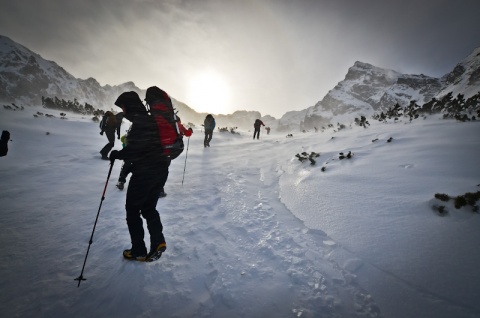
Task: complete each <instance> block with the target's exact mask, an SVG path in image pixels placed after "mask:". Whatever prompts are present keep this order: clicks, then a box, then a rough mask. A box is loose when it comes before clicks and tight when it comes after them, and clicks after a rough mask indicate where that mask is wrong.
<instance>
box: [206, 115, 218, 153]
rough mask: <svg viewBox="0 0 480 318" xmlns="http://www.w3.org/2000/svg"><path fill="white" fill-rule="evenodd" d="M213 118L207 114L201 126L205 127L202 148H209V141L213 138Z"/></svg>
mask: <svg viewBox="0 0 480 318" xmlns="http://www.w3.org/2000/svg"><path fill="white" fill-rule="evenodd" d="M215 125H216V123H215V118H213V116H212V115H211V114H208V115H207V117H205V120H204V121H203V126H204V127H205V139H204V141H203V146H204V147H210V141H211V140H212V137H213V130H214V129H215Z"/></svg>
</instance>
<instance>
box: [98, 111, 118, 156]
mask: <svg viewBox="0 0 480 318" xmlns="http://www.w3.org/2000/svg"><path fill="white" fill-rule="evenodd" d="M122 119H123V117H122ZM120 126H121V121H120V123H118V121H117V117H116V116H115V115H114V114H113V113H112V112H111V111H107V112H106V113H105V115H103V118H102V120H101V121H100V135H102V136H103V133H104V132H105V135H106V136H107V139H108V143H107V144H106V145H105V146H104V147H103V148H102V150H100V154H101V155H102V159H103V160H108V153H109V152H110V150H112V148H113V146H114V145H115V131H117V136H118V139H120Z"/></svg>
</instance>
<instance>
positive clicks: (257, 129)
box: [253, 119, 265, 139]
mask: <svg viewBox="0 0 480 318" xmlns="http://www.w3.org/2000/svg"><path fill="white" fill-rule="evenodd" d="M260 126H265V124H264V123H263V121H261V120H260V119H257V120H255V123H254V124H253V127H254V128H255V131H254V132H253V139H255V135H256V136H257V139H260Z"/></svg>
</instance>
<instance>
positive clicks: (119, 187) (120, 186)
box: [117, 181, 125, 190]
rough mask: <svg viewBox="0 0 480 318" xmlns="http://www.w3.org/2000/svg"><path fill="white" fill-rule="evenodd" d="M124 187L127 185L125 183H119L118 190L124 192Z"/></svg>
mask: <svg viewBox="0 0 480 318" xmlns="http://www.w3.org/2000/svg"><path fill="white" fill-rule="evenodd" d="M124 185H125V182H122V181H118V183H117V188H118V189H119V190H123V186H124Z"/></svg>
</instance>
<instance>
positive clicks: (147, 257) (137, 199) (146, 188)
mask: <svg viewBox="0 0 480 318" xmlns="http://www.w3.org/2000/svg"><path fill="white" fill-rule="evenodd" d="M145 100H146V101H147V104H148V105H149V106H150V111H151V112H152V111H153V110H155V109H158V108H159V107H160V106H162V105H163V106H168V107H169V108H171V109H173V107H172V102H171V99H170V97H169V96H168V95H167V94H166V93H165V92H164V91H162V90H160V89H159V88H158V87H153V88H152V87H150V88H149V89H147V94H146V98H145ZM115 105H117V106H118V107H121V108H122V109H123V112H124V116H125V118H126V119H127V120H129V121H131V122H132V126H131V128H130V131H129V133H128V136H127V137H128V139H127V140H128V142H127V144H126V146H125V148H123V149H122V150H120V151H117V150H113V151H112V152H111V154H110V160H111V161H114V160H115V159H121V160H130V161H132V165H133V167H132V176H131V177H130V182H129V184H128V188H127V197H126V203H125V210H126V214H127V226H128V231H129V233H130V239H131V243H132V246H131V248H130V249H126V250H124V251H123V256H124V257H125V258H126V259H130V260H138V261H151V260H155V259H158V258H159V257H160V256H161V255H162V253H163V252H164V251H165V250H166V248H167V244H166V242H165V237H164V236H163V225H162V222H161V221H160V214H159V213H158V211H157V210H156V205H157V201H158V198H159V195H160V193H161V191H162V189H163V187H164V185H165V182H166V181H167V178H168V168H169V166H170V162H171V160H172V159H171V157H169V156H168V153H169V151H168V150H169V149H165V148H164V147H162V140H161V139H160V131H159V128H158V125H157V121H156V119H157V116H153V115H150V114H149V113H148V112H147V110H146V109H145V106H144V105H143V103H142V101H141V100H140V98H139V96H138V94H137V93H136V92H133V91H131V92H124V93H122V94H121V95H120V96H119V97H118V98H117V100H116V101H115ZM188 133H190V135H191V130H188ZM141 217H143V218H145V220H146V222H147V228H148V232H149V234H150V250H149V252H148V253H147V248H146V246H145V242H144V228H143V222H142V218H141Z"/></svg>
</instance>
